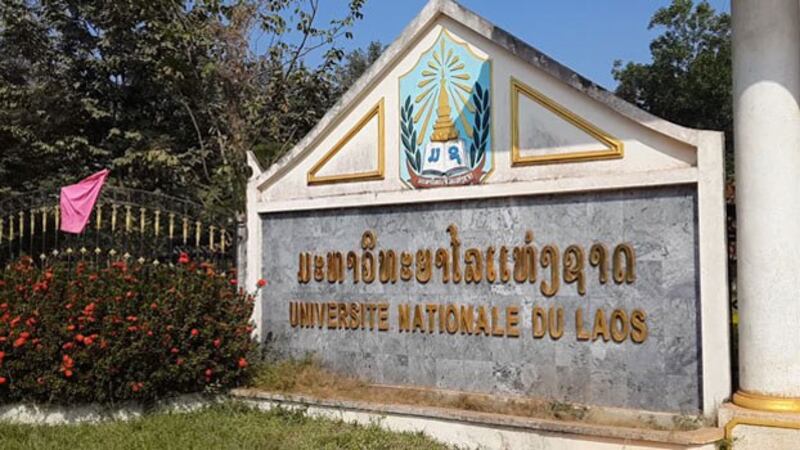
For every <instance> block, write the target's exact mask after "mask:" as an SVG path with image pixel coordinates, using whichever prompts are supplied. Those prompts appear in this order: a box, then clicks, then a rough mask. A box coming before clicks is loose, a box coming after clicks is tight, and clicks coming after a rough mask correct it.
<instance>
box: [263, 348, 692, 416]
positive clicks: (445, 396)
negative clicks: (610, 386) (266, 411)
mask: <svg viewBox="0 0 800 450" xmlns="http://www.w3.org/2000/svg"><path fill="white" fill-rule="evenodd" d="M250 387H252V388H255V389H258V390H263V391H268V392H277V393H285V394H300V395H307V396H310V397H315V398H322V399H336V400H351V401H362V402H372V403H376V404H400V405H414V406H429V407H436V408H445V409H460V410H465V411H475V412H483V413H494V414H504V415H512V416H520V417H534V418H540V419H556V420H564V421H578V422H586V423H593V424H600V425H611V426H622V427H632V428H648V429H656V430H679V431H688V430H693V429H696V428H700V427H702V426H707V425H708V424H706V423H704V422H703V421H702V420H700V419H698V418H697V417H693V416H672V417H671V418H670V419H668V418H667V416H664V417H659V418H658V419H657V418H656V417H655V416H653V415H649V414H642V415H636V416H631V415H620V414H618V413H613V412H607V411H605V410H604V409H602V408H588V407H586V406H582V405H573V404H570V403H564V402H559V401H550V400H545V399H537V398H527V397H505V396H499V395H489V394H481V393H464V392H453V391H445V390H435V389H426V388H415V387H400V386H381V385H371V384H369V383H366V382H364V381H362V380H358V379H356V378H353V377H348V376H343V375H341V374H336V373H333V372H331V371H329V370H327V369H325V368H324V367H322V366H321V365H320V364H319V363H318V362H317V361H316V360H314V359H313V357H306V358H304V359H300V360H291V359H290V360H284V361H280V362H273V363H271V364H267V365H264V366H263V367H259V368H258V369H257V372H256V376H255V377H254V379H253V380H252V382H251V383H250Z"/></svg>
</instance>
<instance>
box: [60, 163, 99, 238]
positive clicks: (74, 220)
mask: <svg viewBox="0 0 800 450" xmlns="http://www.w3.org/2000/svg"><path fill="white" fill-rule="evenodd" d="M108 172H109V171H108V169H104V170H101V171H100V172H97V173H95V174H93V175H89V176H88V177H86V178H84V179H83V180H81V181H79V182H78V183H77V184H72V185H69V186H64V187H62V188H61V231H63V232H65V233H75V234H79V233H82V232H83V228H84V227H86V222H88V221H89V216H90V215H91V214H92V209H93V208H94V203H95V202H96V201H97V197H98V196H99V195H100V190H101V189H102V188H103V184H104V183H105V182H106V178H107V177H108Z"/></svg>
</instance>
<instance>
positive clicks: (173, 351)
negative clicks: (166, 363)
mask: <svg viewBox="0 0 800 450" xmlns="http://www.w3.org/2000/svg"><path fill="white" fill-rule="evenodd" d="M169 351H170V353H172V354H173V355H174V354H177V353H178V349H177V348H175V347H172V348H171V349H169Z"/></svg>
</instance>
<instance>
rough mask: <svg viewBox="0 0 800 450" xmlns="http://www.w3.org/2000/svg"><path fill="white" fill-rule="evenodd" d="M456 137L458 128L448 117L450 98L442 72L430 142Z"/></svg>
mask: <svg viewBox="0 0 800 450" xmlns="http://www.w3.org/2000/svg"><path fill="white" fill-rule="evenodd" d="M455 139H458V130H456V125H455V123H453V119H451V118H450V99H449V98H448V96H447V85H446V84H445V79H444V74H442V78H441V80H440V81H439V104H438V106H437V108H436V122H434V124H433V134H431V141H432V142H447V141H452V140H455Z"/></svg>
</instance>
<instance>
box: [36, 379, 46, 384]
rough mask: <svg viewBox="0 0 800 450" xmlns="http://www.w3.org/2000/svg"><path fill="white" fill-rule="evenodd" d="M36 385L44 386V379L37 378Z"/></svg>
mask: <svg viewBox="0 0 800 450" xmlns="http://www.w3.org/2000/svg"><path fill="white" fill-rule="evenodd" d="M36 383H37V384H39V385H43V384H44V378H42V377H39V378H37V379H36Z"/></svg>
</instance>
